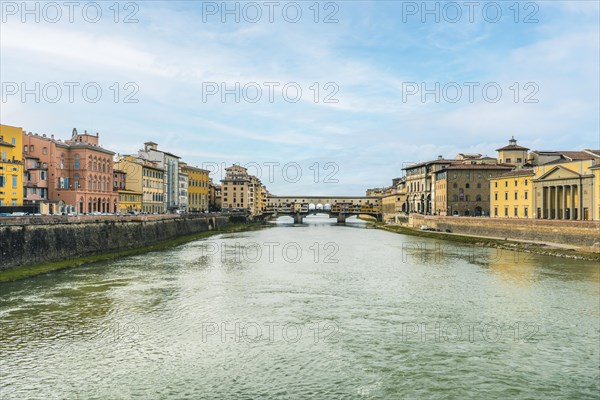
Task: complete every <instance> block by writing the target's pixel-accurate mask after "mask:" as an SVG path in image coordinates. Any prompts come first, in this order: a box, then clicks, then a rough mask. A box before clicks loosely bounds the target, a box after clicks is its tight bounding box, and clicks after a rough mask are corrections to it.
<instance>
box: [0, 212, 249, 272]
mask: <svg viewBox="0 0 600 400" xmlns="http://www.w3.org/2000/svg"><path fill="white" fill-rule="evenodd" d="M240 218H241V217H237V216H236V217H233V218H232V217H229V216H222V215H218V216H217V215H209V216H204V215H203V216H199V215H198V216H158V215H156V216H154V215H152V216H150V215H149V216H138V217H64V218H60V217H48V218H44V217H34V218H17V219H12V220H3V221H2V224H1V225H0V270H4V269H8V268H12V267H17V266H25V265H33V264H38V263H43V262H51V261H60V260H66V259H70V258H76V257H82V256H89V255H93V254H101V253H110V252H117V251H122V250H129V249H134V248H138V247H144V246H148V245H152V244H156V243H160V242H163V241H165V240H170V239H174V238H177V237H180V236H185V235H191V234H194V233H198V232H205V231H208V230H212V229H222V228H225V227H227V226H228V225H230V224H232V220H233V219H235V220H236V221H233V222H243V221H242V219H244V218H242V219H240ZM30 219H31V221H29V220H30Z"/></svg>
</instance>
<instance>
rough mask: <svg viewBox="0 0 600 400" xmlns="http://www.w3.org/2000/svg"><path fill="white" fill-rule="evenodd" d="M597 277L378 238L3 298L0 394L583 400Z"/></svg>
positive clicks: (196, 261)
mask: <svg viewBox="0 0 600 400" xmlns="http://www.w3.org/2000/svg"><path fill="white" fill-rule="evenodd" d="M599 271H600V268H599V266H598V265H597V264H595V263H590V262H581V261H573V260H565V259H560V258H549V257H543V256H537V255H530V254H522V253H513V252H508V251H502V252H500V251H497V250H495V249H487V248H474V247H468V246H461V245H456V244H452V243H449V242H441V241H436V240H429V239H420V238H413V237H408V236H403V235H397V234H393V233H389V232H384V231H380V230H375V229H364V228H361V227H358V226H357V227H349V226H337V225H330V224H310V225H302V226H293V227H292V226H277V227H273V228H269V229H264V230H260V231H253V232H246V233H235V234H226V235H220V236H215V237H211V238H207V239H202V240H198V241H195V242H191V243H188V244H185V245H182V246H179V247H176V248H172V249H169V250H166V251H161V252H155V253H148V254H144V255H139V256H135V257H129V258H123V259H120V260H118V261H111V262H104V263H97V264H92V265H89V266H85V267H81V268H76V269H71V270H64V271H59V272H55V273H51V274H48V275H44V276H39V277H36V278H32V279H28V280H23V281H17V282H13V283H5V284H1V285H0V378H1V379H0V398H2V399H52V398H56V399H127V398H142V399H182V398H190V399H256V398H264V399H288V398H315V399H341V398H349V399H371V398H373V399H381V398H387V399H397V398H502V399H504V398H523V399H525V398H572V399H576V398H577V399H581V398H598V394H599V391H600V377H599V365H600V322H599V321H600V310H599V309H600V300H599V299H600V272H599Z"/></svg>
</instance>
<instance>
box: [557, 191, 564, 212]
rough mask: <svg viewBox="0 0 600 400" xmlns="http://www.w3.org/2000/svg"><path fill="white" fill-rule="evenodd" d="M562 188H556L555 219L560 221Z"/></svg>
mask: <svg viewBox="0 0 600 400" xmlns="http://www.w3.org/2000/svg"><path fill="white" fill-rule="evenodd" d="M563 208H564V206H563V204H562V186H557V187H556V219H562V210H563Z"/></svg>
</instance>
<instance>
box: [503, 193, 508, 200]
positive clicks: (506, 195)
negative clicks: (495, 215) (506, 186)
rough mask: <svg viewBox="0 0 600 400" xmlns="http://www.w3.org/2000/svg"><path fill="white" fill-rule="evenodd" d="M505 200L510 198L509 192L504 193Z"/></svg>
mask: <svg viewBox="0 0 600 400" xmlns="http://www.w3.org/2000/svg"><path fill="white" fill-rule="evenodd" d="M504 200H508V192H505V193H504Z"/></svg>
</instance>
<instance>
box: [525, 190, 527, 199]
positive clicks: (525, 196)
mask: <svg viewBox="0 0 600 400" xmlns="http://www.w3.org/2000/svg"><path fill="white" fill-rule="evenodd" d="M525 200H527V191H525Z"/></svg>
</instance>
